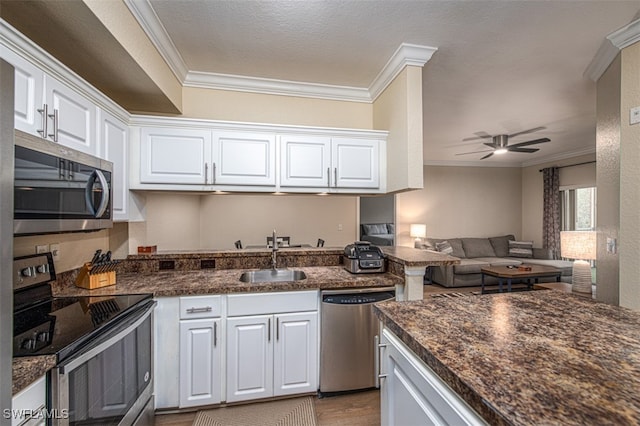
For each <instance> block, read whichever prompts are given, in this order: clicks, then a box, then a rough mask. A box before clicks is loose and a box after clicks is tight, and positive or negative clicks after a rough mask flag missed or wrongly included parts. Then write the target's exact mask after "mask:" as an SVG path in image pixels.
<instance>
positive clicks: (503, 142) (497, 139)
mask: <svg viewBox="0 0 640 426" xmlns="http://www.w3.org/2000/svg"><path fill="white" fill-rule="evenodd" d="M545 128H546V127H534V128H533V129H529V130H523V131H521V132H517V133H512V134H510V135H495V136H492V135H490V134H488V133H486V132H478V133H476V135H478V136H477V137H473V138H466V139H463V141H472V140H480V139H492V140H493V141H492V142H484V144H485V145H486V146H488V147H491V148H492V150H484V151H472V152H462V153H460V154H456V155H467V154H479V153H483V152H488V154H487V155H485V156H484V157H482V158H481V160H484V159H485V158H489V157H491V156H492V155H493V154H504V153H506V152H526V153H532V152H536V151H539V148H523V147H525V146H529V145H536V144H539V143H545V142H550V141H551V139H549V138H541V139H533V140H530V141H526V142H519V143H516V144H513V145H509V144H508V143H509V138H512V137H515V136H520V135H524V134H527V133H533V132H537V131H539V130H544V129H545Z"/></svg>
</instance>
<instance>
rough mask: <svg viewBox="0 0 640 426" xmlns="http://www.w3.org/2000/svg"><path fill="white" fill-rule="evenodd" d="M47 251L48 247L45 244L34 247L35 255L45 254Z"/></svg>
mask: <svg viewBox="0 0 640 426" xmlns="http://www.w3.org/2000/svg"><path fill="white" fill-rule="evenodd" d="M48 251H49V246H48V245H46V244H42V245H38V246H36V254H40V253H46V252H48Z"/></svg>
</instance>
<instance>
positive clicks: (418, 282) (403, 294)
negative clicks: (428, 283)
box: [396, 266, 427, 301]
mask: <svg viewBox="0 0 640 426" xmlns="http://www.w3.org/2000/svg"><path fill="white" fill-rule="evenodd" d="M426 269H427V268H426V267H425V266H405V267H404V286H396V300H398V301H400V300H422V299H423V294H424V293H423V290H424V289H423V286H424V274H425V272H426ZM399 287H404V288H402V289H400V288H399Z"/></svg>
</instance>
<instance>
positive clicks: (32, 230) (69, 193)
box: [13, 130, 113, 235]
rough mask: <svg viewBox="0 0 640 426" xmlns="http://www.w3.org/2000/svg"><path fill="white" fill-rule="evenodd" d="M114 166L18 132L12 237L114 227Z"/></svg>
mask: <svg viewBox="0 0 640 426" xmlns="http://www.w3.org/2000/svg"><path fill="white" fill-rule="evenodd" d="M112 171H113V164H112V163H111V162H109V161H106V160H102V159H100V158H97V157H94V156H91V155H88V154H85V153H83V152H80V151H76V150H73V149H70V148H67V147H65V146H62V145H60V144H57V143H54V142H51V141H47V140H45V139H41V138H37V137H34V136H31V135H29V134H27V133H23V132H20V131H18V130H17V131H16V137H15V175H14V186H13V187H14V209H13V210H14V218H13V232H14V235H30V234H48V233H58V232H78V231H95V230H99V229H104V228H111V227H113V212H112V207H111V200H112V188H111V182H112Z"/></svg>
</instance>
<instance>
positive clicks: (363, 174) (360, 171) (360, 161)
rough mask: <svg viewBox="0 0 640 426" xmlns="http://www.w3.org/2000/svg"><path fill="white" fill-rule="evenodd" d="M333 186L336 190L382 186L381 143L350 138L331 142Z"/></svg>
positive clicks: (336, 139) (335, 139)
mask: <svg viewBox="0 0 640 426" xmlns="http://www.w3.org/2000/svg"><path fill="white" fill-rule="evenodd" d="M331 144H332V151H331V165H332V166H333V176H332V184H333V186H334V187H335V188H378V187H379V186H380V142H379V141H375V140H361V139H348V138H334V139H332V140H331Z"/></svg>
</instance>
